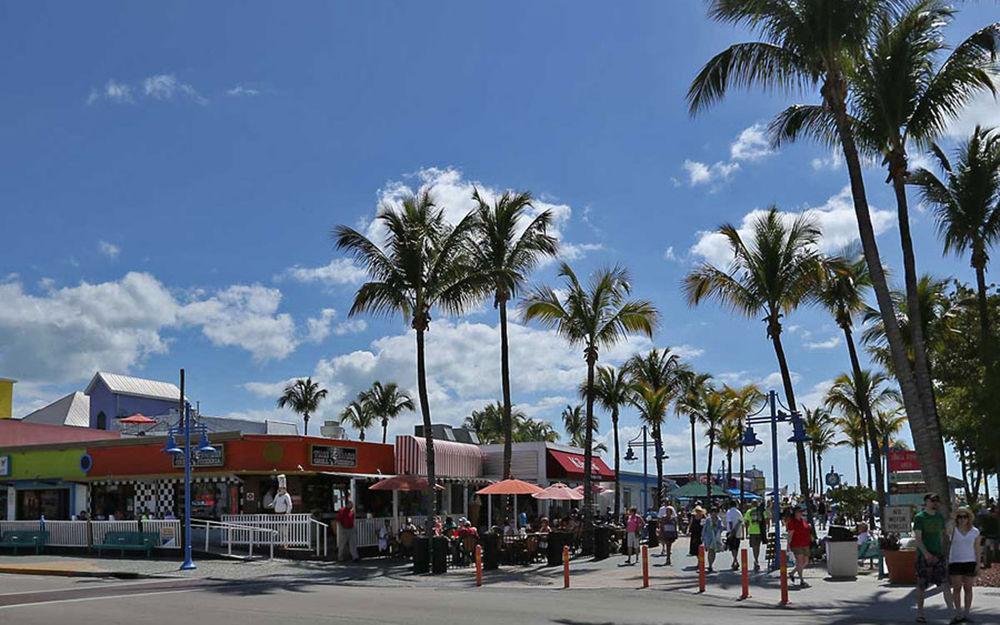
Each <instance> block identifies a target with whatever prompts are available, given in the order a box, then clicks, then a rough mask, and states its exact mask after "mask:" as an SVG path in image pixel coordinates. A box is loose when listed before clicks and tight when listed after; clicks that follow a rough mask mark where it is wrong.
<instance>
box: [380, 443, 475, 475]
mask: <svg viewBox="0 0 1000 625" xmlns="http://www.w3.org/2000/svg"><path fill="white" fill-rule="evenodd" d="M426 447H427V442H426V441H425V440H424V439H423V438H418V437H416V436H397V437H396V473H397V474H399V475H427V452H426ZM434 469H435V472H436V473H437V475H438V476H439V477H480V476H482V474H483V452H482V451H480V449H479V446H478V445H470V444H468V443H456V442H453V441H441V440H437V439H435V440H434Z"/></svg>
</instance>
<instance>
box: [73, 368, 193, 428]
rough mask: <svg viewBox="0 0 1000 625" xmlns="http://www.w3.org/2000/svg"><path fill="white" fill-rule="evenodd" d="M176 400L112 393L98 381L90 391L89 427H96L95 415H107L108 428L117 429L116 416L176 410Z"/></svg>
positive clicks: (158, 413) (149, 414)
mask: <svg viewBox="0 0 1000 625" xmlns="http://www.w3.org/2000/svg"><path fill="white" fill-rule="evenodd" d="M177 407H178V406H177V400H176V399H175V400H166V399H151V398H148V397H133V396H131V395H119V394H116V393H112V392H111V391H110V390H109V389H108V387H107V386H105V384H104V382H103V381H100V380H99V381H98V382H97V384H96V385H94V388H93V390H91V392H90V427H92V428H97V415H98V414H100V413H101V412H103V413H104V414H105V415H106V416H107V428H106V429H108V430H118V429H119V428H118V421H117V420H116V417H128V416H131V415H134V414H135V413H137V412H138V413H142V414H144V415H148V416H153V415H161V414H167V413H168V412H169V411H170V410H177Z"/></svg>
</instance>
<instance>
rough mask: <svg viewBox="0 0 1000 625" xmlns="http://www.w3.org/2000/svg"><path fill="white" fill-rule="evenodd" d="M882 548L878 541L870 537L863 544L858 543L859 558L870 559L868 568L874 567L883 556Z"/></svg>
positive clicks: (862, 559)
mask: <svg viewBox="0 0 1000 625" xmlns="http://www.w3.org/2000/svg"><path fill="white" fill-rule="evenodd" d="M881 555H882V550H881V549H880V548H879V546H878V541H877V540H873V539H870V540H868V541H866V542H865V543H864V544H862V545H858V560H861V561H864V560H868V568H869V569H874V568H875V562H876V561H877V560H878V559H879V557H881Z"/></svg>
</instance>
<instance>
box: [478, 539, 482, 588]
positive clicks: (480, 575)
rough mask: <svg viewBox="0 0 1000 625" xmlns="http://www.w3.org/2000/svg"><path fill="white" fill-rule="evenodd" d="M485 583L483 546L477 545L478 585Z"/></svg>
mask: <svg viewBox="0 0 1000 625" xmlns="http://www.w3.org/2000/svg"><path fill="white" fill-rule="evenodd" d="M482 585H483V546H482V545H476V586H482Z"/></svg>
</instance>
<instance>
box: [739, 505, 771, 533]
mask: <svg viewBox="0 0 1000 625" xmlns="http://www.w3.org/2000/svg"><path fill="white" fill-rule="evenodd" d="M743 523H744V524H745V525H746V526H747V536H753V535H756V534H763V533H764V532H763V531H762V530H761V525H762V524H764V523H767V511H766V510H764V509H763V508H758V507H757V506H753V507H752V508H750V509H749V510H747V511H746V512H744V513H743Z"/></svg>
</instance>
